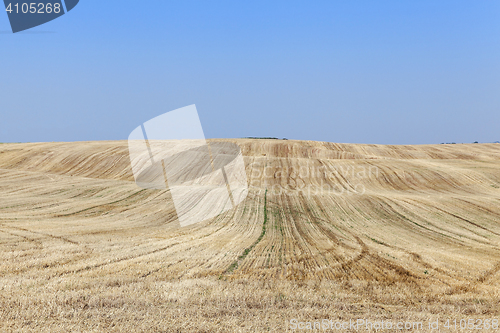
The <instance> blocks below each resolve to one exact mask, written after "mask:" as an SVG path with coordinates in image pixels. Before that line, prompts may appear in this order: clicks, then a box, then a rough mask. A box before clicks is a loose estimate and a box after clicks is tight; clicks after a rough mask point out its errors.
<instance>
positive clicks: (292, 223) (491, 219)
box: [0, 139, 500, 332]
mask: <svg viewBox="0 0 500 333" xmlns="http://www.w3.org/2000/svg"><path fill="white" fill-rule="evenodd" d="M212 141H231V142H235V143H237V144H238V145H239V146H240V147H241V149H242V152H243V155H244V159H245V165H246V171H247V178H248V182H249V194H248V197H247V198H246V199H245V200H244V201H243V202H242V203H240V204H239V205H238V207H237V208H236V209H233V210H231V211H228V212H225V213H223V214H221V215H219V216H217V217H216V218H213V219H211V220H208V221H204V222H201V223H197V224H194V225H191V226H188V227H183V228H181V227H180V226H179V223H178V221H177V217H176V213H175V209H174V206H173V203H172V200H171V197H170V194H169V192H168V191H164V190H148V189H141V188H139V187H138V186H137V185H136V184H135V182H134V178H133V175H132V172H131V169H130V161H129V158H128V149H127V142H126V141H113V142H111V141H110V142H77V143H25V144H1V145H0V306H1V310H0V329H1V330H2V331H26V332H31V331H40V332H58V331H61V332H78V331H82V332H83V331H85V332H119V331H127V332H136V331H137V332H149V331H151V332H267V331H271V332H280V331H287V330H290V320H291V319H294V318H295V319H297V320H298V321H303V322H305V321H316V320H321V319H330V320H334V321H346V320H347V321H349V319H352V320H356V319H360V318H364V319H370V320H373V321H376V320H392V321H408V322H411V321H422V322H424V323H427V322H428V321H429V320H432V319H436V318H439V319H440V320H446V319H451V320H453V319H457V320H460V319H472V318H473V319H479V320H484V319H500V304H499V300H500V144H468V145H422V146H384V145H358V144H334V143H326V142H312V141H292V140H288V141H283V140H257V139H234V140H212ZM425 325H426V324H425ZM426 330H427V329H426V326H424V331H426ZM346 331H349V330H346ZM361 331H367V330H364V329H363V330H361ZM443 331H446V330H443ZM448 331H450V332H451V331H455V330H454V329H451V330H448ZM482 331H487V330H484V329H483V330H482ZM497 331H498V330H497Z"/></svg>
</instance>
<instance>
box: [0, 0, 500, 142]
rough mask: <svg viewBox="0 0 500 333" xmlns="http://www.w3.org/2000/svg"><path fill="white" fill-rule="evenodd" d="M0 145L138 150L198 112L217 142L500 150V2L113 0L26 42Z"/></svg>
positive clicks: (18, 39)
mask: <svg viewBox="0 0 500 333" xmlns="http://www.w3.org/2000/svg"><path fill="white" fill-rule="evenodd" d="M0 60H1V64H0V77H1V79H0V115H1V118H0V142H36V141H82V140H115V139H127V137H128V135H129V133H130V132H131V131H132V130H133V129H134V128H135V127H136V126H138V125H140V124H141V123H143V122H144V121H147V120H149V119H151V118H153V117H155V116H157V115H160V114H162V113H164V112H167V111H170V110H174V109H176V108H180V107H183V106H186V105H190V104H196V106H197V108H198V113H199V115H200V119H201V121H202V124H203V128H204V131H205V135H206V136H207V137H208V138H232V137H246V136H273V137H280V138H282V137H286V138H289V139H302V140H320V141H332V142H352V143H382V144H425V143H441V142H457V143H461V142H464V143H470V142H473V141H476V140H477V141H479V142H492V141H496V140H500V131H499V129H500V1H498V0H470V1H460V0H439V1H436V0H415V1H402V0H378V1H376V0H365V1H361V0H356V1H332V0H329V1H291V0H285V1H273V0H266V1H234V0H230V1H189V0H179V1H167V0H153V1H129V0H123V1H102V0H101V1H97V0H81V1H80V3H79V4H78V6H77V7H75V9H73V10H72V11H71V12H70V13H68V14H67V15H64V16H62V17H61V18H59V19H56V20H54V21H52V22H49V23H47V24H45V25H42V26H40V27H37V28H34V29H32V30H29V31H27V32H24V33H18V34H12V33H11V32H10V26H9V23H8V18H7V13H4V14H2V13H0Z"/></svg>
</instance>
